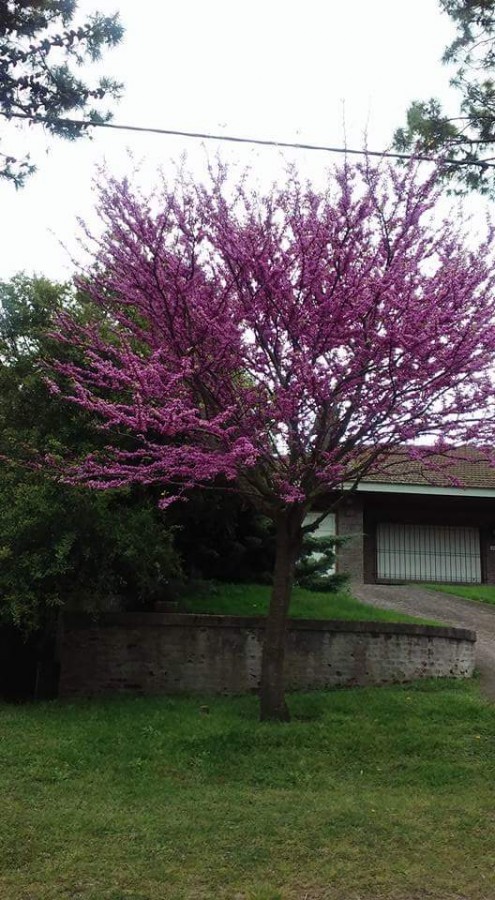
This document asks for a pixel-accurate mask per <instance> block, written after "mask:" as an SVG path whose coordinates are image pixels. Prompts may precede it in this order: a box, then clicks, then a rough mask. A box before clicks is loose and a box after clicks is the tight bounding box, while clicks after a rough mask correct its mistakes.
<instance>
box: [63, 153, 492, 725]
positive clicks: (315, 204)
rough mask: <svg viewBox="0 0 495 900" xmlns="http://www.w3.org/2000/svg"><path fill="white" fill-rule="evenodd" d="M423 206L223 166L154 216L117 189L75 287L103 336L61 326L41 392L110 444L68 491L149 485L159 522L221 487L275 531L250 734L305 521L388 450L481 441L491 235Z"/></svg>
mask: <svg viewBox="0 0 495 900" xmlns="http://www.w3.org/2000/svg"><path fill="white" fill-rule="evenodd" d="M436 200H437V192H436V188H435V179H434V177H432V178H429V179H426V180H425V179H422V178H420V177H419V176H418V173H417V171H415V168H414V166H411V167H410V168H409V169H408V170H399V171H397V170H395V169H393V168H391V167H387V166H385V165H384V164H383V163H381V164H380V165H378V166H372V165H371V164H369V162H366V163H365V164H364V165H362V166H358V167H350V166H349V165H345V166H344V167H342V168H340V169H338V170H335V171H334V172H332V173H330V175H329V179H328V183H327V185H326V187H325V189H323V190H316V189H315V188H314V187H312V186H311V184H309V183H303V182H301V181H300V180H299V179H298V177H297V176H296V174H295V173H294V172H293V171H292V172H289V173H288V175H287V178H286V180H285V181H284V183H283V184H280V185H278V186H273V187H272V188H271V189H270V190H269V191H267V192H265V193H263V192H257V191H256V190H254V189H253V188H251V187H250V186H249V182H248V180H247V179H241V180H240V183H238V184H237V185H235V186H232V183H231V181H229V176H228V173H227V172H226V171H225V169H224V168H223V167H222V166H219V167H218V169H217V170H216V171H215V172H214V173H212V174H211V179H210V181H209V182H208V184H206V185H205V184H196V183H194V181H193V180H192V179H191V178H190V177H189V176H187V175H185V174H184V173H183V172H181V173H179V174H178V175H177V178H176V180H175V181H174V183H171V184H167V183H164V184H162V187H161V191H160V192H159V193H158V194H156V195H154V197H153V198H152V199H149V198H146V197H144V196H142V195H141V194H140V193H139V192H138V191H136V190H134V189H132V188H131V186H130V185H129V183H128V182H127V181H126V180H124V181H122V182H119V181H117V180H112V179H109V180H107V181H106V182H105V184H104V185H103V187H102V188H101V194H100V206H99V210H100V215H101V216H102V218H103V221H104V229H103V233H102V235H101V236H99V237H98V238H96V239H92V241H93V242H94V243H93V252H94V262H93V264H92V265H91V266H90V267H89V269H88V271H87V272H85V273H84V276H83V277H82V278H81V279H80V282H79V283H80V286H82V287H83V288H84V290H85V291H86V292H87V293H88V294H89V297H90V298H91V301H92V302H93V303H94V304H96V306H97V307H98V308H99V310H100V315H99V317H98V322H99V324H95V322H93V323H92V324H87V325H81V324H80V323H77V322H75V321H74V320H73V319H71V317H70V315H64V316H63V317H62V318H61V319H60V321H59V325H58V336H59V339H60V340H62V341H66V342H68V343H69V344H73V345H75V346H77V348H78V355H77V360H78V361H74V362H69V363H68V362H65V363H63V364H58V365H57V364H55V363H54V364H53V366H54V368H55V370H56V375H55V376H54V378H53V382H54V383H53V385H52V388H53V390H56V391H59V392H61V393H62V394H63V395H65V396H66V397H67V398H68V399H69V400H71V401H72V402H74V403H77V404H79V405H80V406H82V407H83V408H85V409H86V410H88V411H89V412H90V413H92V414H93V415H94V416H95V417H96V418H97V419H99V420H100V422H101V426H102V427H103V428H104V429H108V432H110V433H111V432H118V434H119V441H118V442H113V443H110V445H109V446H108V448H107V450H106V451H105V452H104V453H103V454H91V455H90V456H87V457H86V458H85V459H83V460H80V461H79V462H78V463H77V464H76V465H75V466H74V467H73V468H72V469H71V471H70V473H69V474H67V473H66V477H68V478H69V479H72V480H73V481H74V482H77V483H84V484H86V485H89V486H90V487H94V488H108V487H115V486H119V485H124V484H129V483H131V482H140V483H155V484H156V483H158V484H160V485H163V489H164V494H163V500H162V503H163V505H167V504H169V503H171V502H173V501H174V500H177V499H178V498H182V497H185V496H186V495H187V491H188V489H190V488H191V487H193V486H194V487H197V486H198V485H205V486H206V485H207V484H208V483H210V484H211V483H213V482H215V480H216V479H218V478H219V477H221V479H222V482H223V483H224V484H228V485H229V486H230V488H231V489H232V490H236V491H239V492H241V493H242V495H243V496H244V497H245V498H247V499H248V500H249V501H250V502H251V503H252V504H253V505H254V506H255V507H256V508H257V509H259V510H261V511H262V512H263V513H265V514H266V515H267V516H269V517H270V518H271V519H272V520H273V521H274V523H275V524H276V533H277V542H276V562H275V570H274V576H273V589H272V596H271V602H270V607H269V612H268V616H267V620H266V629H265V640H264V651H263V659H262V674H261V687H260V698H261V716H262V718H264V719H266V718H273V719H286V718H288V715H289V713H288V709H287V705H286V701H285V695H284V653H285V635H286V623H287V617H288V610H289V604H290V598H291V588H292V581H293V572H294V564H295V561H296V559H297V557H298V554H299V553H300V549H301V541H302V536H303V532H304V528H305V526H304V519H305V516H306V515H307V513H308V511H309V510H311V509H315V508H316V509H324V508H325V503H327V508H328V497H329V496H330V495H332V496H333V497H337V496H338V495H339V493H340V492H341V489H342V483H343V481H344V480H345V481H346V482H347V483H348V482H351V483H353V484H355V485H357V484H358V482H359V480H360V479H361V478H362V477H363V476H364V475H365V474H366V472H367V471H368V470H369V469H370V467H371V466H374V467H375V469H376V467H379V466H380V464H381V461H383V460H384V459H385V457H386V453H385V451H386V450H387V449H389V450H390V449H393V448H396V447H399V446H401V447H403V446H404V445H408V446H409V448H410V449H409V451H408V452H410V453H411V454H416V455H418V454H421V453H424V446H425V445H426V443H428V444H429V446H434V447H436V449H437V450H438V449H439V448H440V449H441V447H442V446H444V445H446V444H447V445H449V446H451V445H460V444H474V445H476V446H486V445H488V444H493V439H494V437H495V416H494V413H495V408H494V402H493V387H494V383H493V382H494V376H493V362H494V354H495V327H494V322H495V317H494V314H495V292H494V281H495V271H494V269H493V263H492V256H491V246H492V235H491V234H490V235H489V236H488V237H487V239H486V240H485V241H484V243H482V245H480V246H478V247H477V248H476V250H473V249H468V248H467V247H466V245H465V242H464V240H463V237H462V235H461V234H460V233H459V231H458V229H457V226H456V223H455V222H453V221H446V222H442V223H441V224H438V222H437V224H435V221H436V217H435V216H434V215H432V213H433V208H434V206H435V203H436ZM81 353H82V354H83V356H82V359H83V362H81ZM55 382H56V383H55ZM122 434H124V435H125V437H124V440H123V439H122ZM418 442H419V443H418ZM422 448H423V449H422ZM325 498H327V499H325Z"/></svg>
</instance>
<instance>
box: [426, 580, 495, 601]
mask: <svg viewBox="0 0 495 900" xmlns="http://www.w3.org/2000/svg"><path fill="white" fill-rule="evenodd" d="M422 587H425V588H428V589H429V590H432V591H441V592H442V593H443V594H454V595H455V596H456V597H464V598H465V599H466V600H477V601H478V602H480V603H493V604H495V585H493V584H473V585H464V584H459V585H454V584H424V585H422Z"/></svg>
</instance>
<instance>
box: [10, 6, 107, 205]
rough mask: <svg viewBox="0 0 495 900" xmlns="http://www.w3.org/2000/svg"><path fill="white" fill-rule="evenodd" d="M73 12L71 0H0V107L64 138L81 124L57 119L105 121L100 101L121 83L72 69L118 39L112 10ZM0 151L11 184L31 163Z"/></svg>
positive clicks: (73, 134) (82, 127)
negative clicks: (91, 78)
mask: <svg viewBox="0 0 495 900" xmlns="http://www.w3.org/2000/svg"><path fill="white" fill-rule="evenodd" d="M76 13H77V2H76V0H32V2H26V0H0V112H1V113H3V115H4V116H6V117H7V119H9V118H11V119H12V118H14V117H16V116H18V117H19V116H21V117H23V118H24V117H25V118H27V119H28V120H29V121H30V122H34V121H36V119H37V117H39V116H41V117H43V121H44V124H45V127H46V129H47V130H48V131H49V132H50V133H51V134H55V135H59V136H61V137H64V138H67V139H69V140H74V139H75V138H78V137H80V136H81V135H82V134H84V133H85V132H87V126H85V125H77V124H71V123H68V122H61V121H60V119H61V118H62V119H63V118H64V117H68V116H70V114H72V113H74V112H77V113H78V114H79V115H80V116H81V117H83V118H84V119H86V120H88V121H90V122H93V123H98V122H106V121H108V119H109V118H110V117H111V114H110V112H109V111H108V110H107V109H105V102H106V101H107V100H108V99H112V98H113V99H115V98H118V96H119V94H120V91H121V87H122V86H121V85H120V84H118V83H117V82H116V81H114V80H113V79H110V78H100V79H99V80H98V81H97V82H95V83H94V84H88V83H87V82H86V81H84V80H83V79H82V78H81V77H79V74H78V71H77V70H78V69H80V68H81V67H82V66H83V65H84V63H87V62H93V61H95V60H98V59H99V58H100V56H101V53H102V50H103V49H105V48H107V47H111V46H114V45H115V44H118V43H119V41H120V40H121V38H122V35H123V28H122V25H121V24H120V22H119V18H118V15H113V16H104V15H101V13H95V14H94V15H92V16H90V17H89V19H88V20H87V21H85V22H77V20H76ZM102 104H103V105H102ZM0 157H1V161H0V177H3V178H7V179H9V180H10V181H12V182H13V183H14V184H15V185H16V186H17V187H19V186H21V185H22V184H23V183H24V180H25V178H26V176H27V175H29V174H31V173H32V172H33V171H34V169H35V166H34V165H33V164H32V162H31V160H30V158H29V156H26V157H25V158H24V159H21V160H18V159H16V157H15V156H13V155H12V154H10V153H1V154H0Z"/></svg>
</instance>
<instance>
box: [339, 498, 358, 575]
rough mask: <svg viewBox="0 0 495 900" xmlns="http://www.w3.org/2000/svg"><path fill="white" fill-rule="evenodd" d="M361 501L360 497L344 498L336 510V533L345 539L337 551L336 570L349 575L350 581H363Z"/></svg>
mask: <svg viewBox="0 0 495 900" xmlns="http://www.w3.org/2000/svg"><path fill="white" fill-rule="evenodd" d="M363 531H364V525H363V501H362V499H361V498H360V497H357V496H355V497H352V498H349V499H346V500H344V501H343V502H342V503H341V505H340V506H339V507H338V510H337V534H338V536H339V537H345V538H347V540H346V541H345V543H344V544H342V546H341V547H339V548H338V551H337V572H343V573H344V574H345V575H349V577H350V579H351V581H353V582H356V583H357V584H362V582H363V581H364V554H363V540H364V534H363Z"/></svg>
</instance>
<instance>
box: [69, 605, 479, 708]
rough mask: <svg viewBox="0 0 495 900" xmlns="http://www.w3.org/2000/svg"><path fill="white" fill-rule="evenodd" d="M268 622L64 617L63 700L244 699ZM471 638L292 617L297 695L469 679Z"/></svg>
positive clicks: (291, 661) (290, 664) (291, 681)
mask: <svg viewBox="0 0 495 900" xmlns="http://www.w3.org/2000/svg"><path fill="white" fill-rule="evenodd" d="M263 634H264V620H263V619H259V618H254V617H253V618H251V617H249V618H248V617H237V616H199V615H198V616H194V615H184V614H169V615H166V614H160V613H121V614H112V615H107V616H105V617H103V618H102V619H101V621H100V622H99V623H98V624H94V623H91V622H88V621H87V620H83V619H70V618H66V619H65V622H64V627H63V630H62V633H61V636H60V648H59V649H60V667H61V668H60V685H59V693H60V696H62V697H74V696H95V695H105V694H115V693H126V694H129V693H130V694H242V693H247V692H252V691H256V690H257V689H258V686H259V678H260V668H261V666H260V663H261V651H262V643H263ZM474 641H475V635H474V634H473V632H470V631H465V630H462V629H456V628H437V627H431V626H423V625H415V624H411V625H409V624H392V623H382V622H330V621H319V620H318V621H310V620H292V622H291V623H290V627H289V631H288V638H287V665H286V671H287V685H288V689H289V690H312V689H314V690H319V689H322V688H329V687H334V686H337V685H346V686H353V685H366V684H388V683H391V682H407V681H411V680H413V679H416V678H423V677H427V678H432V677H458V678H462V677H469V676H471V675H472V673H473V668H474V647H475V644H474Z"/></svg>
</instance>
